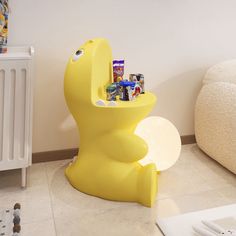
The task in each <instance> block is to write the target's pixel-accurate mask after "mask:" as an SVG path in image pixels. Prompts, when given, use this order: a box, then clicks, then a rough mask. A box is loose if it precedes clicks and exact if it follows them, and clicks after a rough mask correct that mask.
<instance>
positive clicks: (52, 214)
mask: <svg viewBox="0 0 236 236" xmlns="http://www.w3.org/2000/svg"><path fill="white" fill-rule="evenodd" d="M68 162H69V160H64V161H55V162H47V163H40V164H34V165H33V166H31V167H30V168H29V174H28V188H27V189H25V190H22V189H21V188H20V187H19V186H20V171H19V170H13V171H3V172H0V209H1V208H3V207H5V208H6V207H11V206H12V205H13V204H14V203H15V202H20V203H21V204H22V222H21V223H22V234H21V235H22V236H32V235H34V236H42V235H43V236H55V235H57V236H79V235H81V236H90V235H96V236H97V235H98V236H100V235H101V236H113V235H114V236H149V235H150V236H158V235H161V233H160V232H159V230H158V229H157V227H156V226H155V219H156V218H157V217H168V216H173V215H177V214H181V213H186V212H191V211H196V210H202V209H206V208H211V207H217V206H222V205H226V204H232V203H235V202H236V176H235V175H233V174H232V173H230V172H229V171H227V170H226V169H224V168H223V167H221V166H220V165H219V164H217V163H216V162H215V161H213V160H211V159H210V158H209V157H207V156H206V155H204V153H202V152H201V151H200V150H199V149H198V147H197V145H196V144H191V145H185V146H182V152H181V156H180V159H179V161H178V162H177V163H176V165H175V166H174V167H172V168H171V169H169V170H167V171H165V172H162V173H161V174H160V176H159V193H158V196H157V200H156V204H155V206H154V207H153V208H151V209H150V208H146V207H143V206H141V205H139V204H136V203H120V202H112V201H106V200H102V199H99V198H96V197H92V196H88V195H86V194H83V193H80V192H79V191H76V190H75V189H73V188H72V187H71V186H70V184H69V183H68V182H67V180H66V179H65V177H64V169H65V167H66V166H67V164H68Z"/></svg>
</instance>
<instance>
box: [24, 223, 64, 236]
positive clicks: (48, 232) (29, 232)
mask: <svg viewBox="0 0 236 236" xmlns="http://www.w3.org/2000/svg"><path fill="white" fill-rule="evenodd" d="M21 235H22V236H56V231H55V227H54V221H53V220H52V219H50V220H45V221H37V222H35V223H30V224H22V226H21ZM64 236H66V234H65V235H64Z"/></svg>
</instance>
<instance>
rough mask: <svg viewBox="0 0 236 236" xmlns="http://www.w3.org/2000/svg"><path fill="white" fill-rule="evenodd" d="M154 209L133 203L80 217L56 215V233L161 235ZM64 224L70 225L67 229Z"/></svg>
mask: <svg viewBox="0 0 236 236" xmlns="http://www.w3.org/2000/svg"><path fill="white" fill-rule="evenodd" d="M155 219H156V216H155V209H154V208H152V209H150V208H146V207H143V206H140V205H138V204H135V203H123V206H121V207H118V208H113V209H107V210H94V211H90V212H86V213H84V215H83V216H81V217H77V218H76V217H73V216H72V217H70V218H67V219H66V222H65V218H62V217H56V218H55V223H56V229H57V235H59V236H60V235H61V236H62V235H71V236H76V235H88V236H90V235H91V236H92V235H99V236H100V235H101V236H102V235H110V236H113V235H114V236H116V235H117V236H120V235H124V236H126V235H127V236H130V235H137V236H139V235H140V236H148V235H150V236H151V235H152V236H153V235H161V234H160V233H159V231H158V229H157V227H156V225H155ZM65 225H70V228H69V229H68V228H67V227H65Z"/></svg>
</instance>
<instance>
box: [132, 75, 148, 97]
mask: <svg viewBox="0 0 236 236" xmlns="http://www.w3.org/2000/svg"><path fill="white" fill-rule="evenodd" d="M129 80H130V81H133V82H135V83H137V84H139V87H140V88H141V93H145V89H144V75H143V74H130V75H129Z"/></svg>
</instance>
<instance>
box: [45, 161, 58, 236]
mask: <svg viewBox="0 0 236 236" xmlns="http://www.w3.org/2000/svg"><path fill="white" fill-rule="evenodd" d="M45 167H46V168H45V169H46V170H45V171H46V177H47V184H48V191H49V196H50V205H51V212H52V218H53V224H54V230H55V234H56V236H57V228H56V222H55V217H54V210H53V204H52V193H51V189H50V185H49V176H48V168H47V164H46V163H45Z"/></svg>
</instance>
